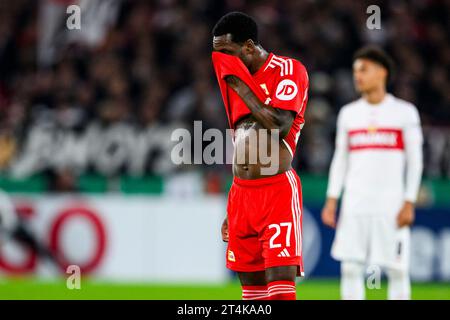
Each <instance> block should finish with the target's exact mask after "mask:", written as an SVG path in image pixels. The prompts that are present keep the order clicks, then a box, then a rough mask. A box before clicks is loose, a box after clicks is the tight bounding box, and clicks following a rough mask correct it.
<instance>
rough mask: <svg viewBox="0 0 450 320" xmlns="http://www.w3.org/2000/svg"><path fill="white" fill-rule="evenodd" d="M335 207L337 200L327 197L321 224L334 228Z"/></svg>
mask: <svg viewBox="0 0 450 320" xmlns="http://www.w3.org/2000/svg"><path fill="white" fill-rule="evenodd" d="M336 209H337V200H335V199H328V200H327V202H326V203H325V206H324V207H323V209H322V215H321V217H322V222H323V224H324V225H326V226H328V227H330V228H333V229H334V228H336Z"/></svg>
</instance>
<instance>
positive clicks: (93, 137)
mask: <svg viewBox="0 0 450 320" xmlns="http://www.w3.org/2000/svg"><path fill="white" fill-rule="evenodd" d="M72 4H77V5H79V7H80V10H81V30H69V29H68V28H67V26H66V22H67V19H68V18H69V17H70V13H67V12H66V9H67V7H68V6H69V5H72ZM372 4H376V5H379V7H380V9H381V27H382V28H381V29H380V30H369V29H368V28H367V27H366V20H367V18H368V17H369V15H368V14H367V13H366V9H367V7H368V6H369V5H372ZM234 10H239V11H244V12H246V13H248V14H250V15H252V16H254V18H255V19H256V20H257V21H258V23H259V26H260V40H261V41H260V42H261V44H262V45H263V47H264V48H265V49H266V50H268V51H273V52H274V53H276V54H279V55H287V56H292V57H295V58H297V59H299V60H300V61H302V62H303V64H304V65H305V66H306V68H307V69H308V72H309V76H310V92H309V94H310V98H309V103H308V107H307V112H306V125H305V127H304V129H303V130H302V135H301V138H300V142H299V146H298V149H297V154H296V157H295V159H294V167H295V168H296V169H297V172H298V173H299V175H300V177H301V179H302V183H303V201H304V206H305V213H304V214H305V216H304V237H305V241H304V253H305V257H304V260H305V264H306V272H307V278H306V281H303V282H302V284H300V285H299V288H298V297H299V299H330V298H331V299H336V298H338V297H339V287H338V278H337V277H338V275H339V265H338V263H337V262H336V261H334V260H332V259H331V258H330V255H329V251H330V245H331V241H332V239H333V235H334V232H333V231H332V230H330V229H326V228H324V227H323V226H322V225H321V223H320V219H319V218H320V209H321V206H322V204H323V201H324V198H325V189H326V185H327V173H328V168H329V164H330V160H331V157H332V153H333V148H334V146H333V144H334V132H335V121H336V115H337V112H338V110H339V108H340V107H341V106H342V105H343V104H345V103H347V102H349V101H351V100H352V99H355V98H356V94H355V91H354V89H353V84H352V73H351V63H352V54H353V52H354V51H355V50H356V49H357V48H359V47H360V46H362V45H364V44H367V43H375V44H379V45H381V46H383V47H384V48H385V49H386V50H388V52H389V53H391V54H392V56H393V57H394V58H395V61H396V62H397V74H396V78H395V82H394V84H393V85H392V87H390V90H391V92H393V93H394V94H395V95H397V96H399V97H401V98H404V99H406V100H408V101H411V102H412V103H414V104H415V105H417V106H418V109H419V111H420V115H421V119H422V123H423V130H424V134H425V145H424V154H425V172H424V180H423V185H422V188H421V191H420V197H419V205H418V206H419V208H418V210H417V219H416V224H415V225H414V227H413V232H412V241H413V243H412V255H411V275H412V279H413V280H414V286H413V297H414V298H425V299H426V298H432V299H433V298H440V299H445V298H447V299H448V298H450V283H449V281H450V74H449V70H450V43H449V41H448V39H449V38H450V34H449V33H450V20H449V16H450V1H445V0H416V1H400V0H396V1H354V0H341V1H319V0H315V1H314V0H305V1H296V0H291V1H283V0H278V1H277V0H266V1H243V0H242V1H241V0H229V1H223V0H222V1H206V0H186V1H175V0H159V1H125V0H122V1H121V0H89V1H88V0H80V1H76V0H46V1H44V0H41V1H34V0H15V1H6V0H1V1H0V189H2V190H3V191H4V192H6V193H7V194H9V195H10V196H11V198H12V200H13V202H14V205H15V208H16V211H17V214H18V216H19V217H20V220H21V221H22V224H23V225H25V226H26V227H27V228H28V229H29V230H30V232H32V233H33V234H35V235H36V237H37V238H38V240H39V243H40V246H42V247H44V248H46V249H48V250H49V251H50V252H53V255H54V256H55V257H56V262H55V261H54V260H51V259H46V258H45V257H43V256H42V255H38V254H36V253H35V252H33V251H32V250H30V249H28V248H26V247H24V246H23V245H21V244H19V243H17V242H16V241H7V240H5V239H4V240H3V245H2V247H1V249H0V298H3V299H8V298H68V299H71V298H131V299H133V298H146V299H173V298H186V299H204V298H205V299H221V298H229V299H239V298H240V288H239V285H238V284H237V282H236V279H235V278H234V276H233V274H232V273H230V272H229V271H227V270H226V269H225V266H224V265H225V251H224V250H225V246H224V244H223V243H222V241H221V239H220V226H221V222H222V220H223V217H224V216H225V205H226V195H227V191H228V188H229V185H230V183H231V179H232V176H231V166H230V165H229V164H216V165H181V166H180V165H175V164H174V163H173V162H172V161H171V160H170V153H171V150H172V148H173V146H174V144H175V142H174V141H171V139H170V136H171V133H172V132H173V130H175V129H177V128H186V129H188V130H191V131H192V128H193V125H194V121H195V120H201V121H202V129H203V132H204V131H205V130H207V129H208V128H217V129H220V130H222V131H223V132H224V131H225V129H226V128H227V123H228V122H227V119H226V115H225V112H224V108H223V104H222V100H221V96H220V92H219V90H218V86H217V84H216V79H215V76H214V74H213V71H212V65H211V59H210V54H211V42H212V38H211V29H212V26H213V25H214V24H215V22H216V21H217V20H218V19H219V18H220V17H221V16H222V15H223V14H225V13H227V12H229V11H234ZM224 134H225V133H224ZM195 142H196V143H199V142H200V141H199V140H196V141H195ZM193 143H194V141H193ZM200 143H201V142H200ZM207 144H208V143H206V142H205V143H203V147H205V146H206V145H207ZM192 149H193V150H194V146H192ZM224 160H226V159H225V158H224ZM368 187H370V186H368ZM1 201H7V200H4V199H3V200H1ZM0 241H1V240H0ZM67 265H78V266H80V267H81V274H82V281H81V290H69V289H67V288H66V277H68V276H70V274H66V273H65V272H64V271H65V270H64V269H65V268H66V266H67ZM61 270H62V271H61ZM384 294H385V284H384V283H383V284H382V288H381V290H370V292H369V293H368V295H369V297H371V298H384Z"/></svg>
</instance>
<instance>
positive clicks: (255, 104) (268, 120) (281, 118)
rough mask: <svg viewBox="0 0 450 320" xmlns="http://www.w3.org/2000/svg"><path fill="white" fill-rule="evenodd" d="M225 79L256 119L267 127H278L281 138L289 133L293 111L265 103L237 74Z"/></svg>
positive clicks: (269, 128) (293, 115)
mask: <svg viewBox="0 0 450 320" xmlns="http://www.w3.org/2000/svg"><path fill="white" fill-rule="evenodd" d="M225 80H226V81H227V83H228V84H229V85H230V87H231V88H232V89H233V90H235V91H236V93H237V94H238V95H239V97H240V98H241V99H242V100H243V101H244V103H245V105H246V106H247V107H248V108H249V109H250V111H251V112H252V115H253V116H254V117H255V119H256V120H257V121H258V122H259V123H260V124H261V125H262V126H263V127H264V128H265V129H268V130H271V129H278V130H279V131H280V136H281V138H283V137H285V136H286V135H287V134H288V132H289V129H290V128H291V126H292V122H293V121H294V117H295V113H294V112H293V111H290V110H283V109H280V108H274V107H272V106H270V105H265V104H264V102H262V101H261V100H259V98H258V97H257V96H256V95H255V94H254V93H253V91H252V90H251V89H250V88H249V87H248V86H247V84H246V83H245V82H243V81H242V80H240V79H239V78H238V77H236V76H228V77H226V79H225Z"/></svg>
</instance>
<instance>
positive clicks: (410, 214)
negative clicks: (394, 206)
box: [397, 201, 415, 228]
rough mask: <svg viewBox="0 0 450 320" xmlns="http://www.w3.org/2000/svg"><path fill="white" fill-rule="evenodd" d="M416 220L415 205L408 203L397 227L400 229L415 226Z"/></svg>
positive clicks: (403, 208)
mask: <svg viewBox="0 0 450 320" xmlns="http://www.w3.org/2000/svg"><path fill="white" fill-rule="evenodd" d="M414 218H415V213H414V204H413V203H412V202H409V201H406V202H405V204H404V205H403V207H402V209H401V210H400V212H399V214H398V216H397V225H398V227H399V228H401V227H405V226H410V225H412V224H413V222H414Z"/></svg>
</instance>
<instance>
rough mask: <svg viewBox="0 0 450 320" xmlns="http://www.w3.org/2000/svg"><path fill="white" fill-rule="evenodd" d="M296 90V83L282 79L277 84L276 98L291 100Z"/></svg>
mask: <svg viewBox="0 0 450 320" xmlns="http://www.w3.org/2000/svg"><path fill="white" fill-rule="evenodd" d="M297 92H298V88H297V84H296V83H295V82H294V81H292V80H290V79H284V80H282V81H280V83H279V84H278V86H277V90H276V93H275V95H276V97H277V98H278V99H280V100H283V101H287V100H292V99H293V98H294V97H295V96H296V95H297Z"/></svg>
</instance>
